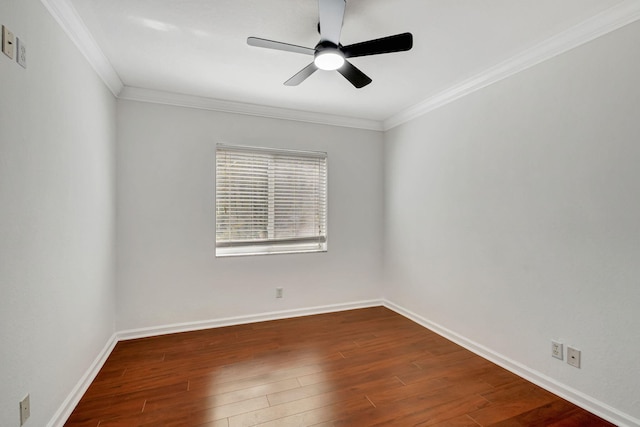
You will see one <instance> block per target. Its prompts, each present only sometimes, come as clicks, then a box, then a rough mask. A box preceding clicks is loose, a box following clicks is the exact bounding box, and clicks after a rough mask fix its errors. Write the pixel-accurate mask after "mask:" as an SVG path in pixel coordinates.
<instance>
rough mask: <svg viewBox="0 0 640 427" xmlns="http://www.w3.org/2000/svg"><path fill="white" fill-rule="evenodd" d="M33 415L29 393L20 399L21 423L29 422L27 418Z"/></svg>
mask: <svg viewBox="0 0 640 427" xmlns="http://www.w3.org/2000/svg"><path fill="white" fill-rule="evenodd" d="M30 416H31V402H30V399H29V395H28V394H27V396H26V397H25V398H24V399H22V400H21V401H20V425H23V424H24V423H26V422H27V419H28V418H29V417H30Z"/></svg>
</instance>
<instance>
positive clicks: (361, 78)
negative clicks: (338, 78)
mask: <svg viewBox="0 0 640 427" xmlns="http://www.w3.org/2000/svg"><path fill="white" fill-rule="evenodd" d="M338 72H339V73H340V74H342V75H343V76H344V77H345V78H346V79H347V80H349V82H350V83H351V84H352V85H354V86H355V87H356V88H358V89H360V88H362V87H365V86H366V85H368V84H369V83H371V79H370V78H369V77H368V76H367V75H366V74H365V73H363V72H362V71H360V70H359V69H357V68H356V66H355V65H353V64H352V63H351V62H349V61H344V65H343V66H342V67H340V68H338Z"/></svg>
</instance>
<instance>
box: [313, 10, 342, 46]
mask: <svg viewBox="0 0 640 427" xmlns="http://www.w3.org/2000/svg"><path fill="white" fill-rule="evenodd" d="M345 7H346V2H345V0H318V11H319V15H320V41H321V42H323V41H328V42H331V43H333V44H335V45H336V46H338V44H339V43H340V32H341V31H342V21H343V19H344V9H345Z"/></svg>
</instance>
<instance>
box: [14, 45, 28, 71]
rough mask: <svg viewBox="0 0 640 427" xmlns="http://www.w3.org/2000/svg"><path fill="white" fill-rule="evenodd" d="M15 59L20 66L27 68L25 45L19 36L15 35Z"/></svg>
mask: <svg viewBox="0 0 640 427" xmlns="http://www.w3.org/2000/svg"><path fill="white" fill-rule="evenodd" d="M16 60H17V61H18V64H20V65H21V66H22V68H27V45H26V44H25V43H24V41H23V40H22V39H21V38H20V37H16Z"/></svg>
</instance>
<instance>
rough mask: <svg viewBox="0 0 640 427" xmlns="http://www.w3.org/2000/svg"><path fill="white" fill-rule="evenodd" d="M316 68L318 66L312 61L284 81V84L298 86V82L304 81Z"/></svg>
mask: <svg viewBox="0 0 640 427" xmlns="http://www.w3.org/2000/svg"><path fill="white" fill-rule="evenodd" d="M317 69H318V67H316V64H314V63H313V62H312V63H311V64H309V65H307V66H306V67H304V68H303V69H302V70H300V71H298V72H297V73H296V75H295V76H293V77H291V78H290V79H289V80H287V81H286V82H284V84H285V86H298V85H299V84H300V83H302V82H303V81H305V80H306V79H307V77H309V76H310V75H311V74H313V73H315V72H316V70H317Z"/></svg>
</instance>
